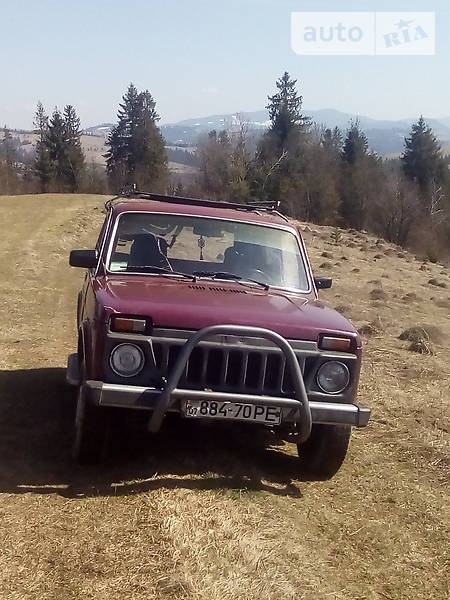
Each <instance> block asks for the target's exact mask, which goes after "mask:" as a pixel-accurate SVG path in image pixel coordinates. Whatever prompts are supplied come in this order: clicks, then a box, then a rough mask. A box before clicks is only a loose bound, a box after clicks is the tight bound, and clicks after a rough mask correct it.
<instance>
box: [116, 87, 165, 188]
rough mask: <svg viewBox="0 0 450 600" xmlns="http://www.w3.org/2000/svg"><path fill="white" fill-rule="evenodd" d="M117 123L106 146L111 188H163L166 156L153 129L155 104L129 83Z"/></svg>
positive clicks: (146, 92) (154, 126)
mask: <svg viewBox="0 0 450 600" xmlns="http://www.w3.org/2000/svg"><path fill="white" fill-rule="evenodd" d="M117 116H118V124H117V125H116V126H115V127H114V128H113V129H112V131H111V133H110V135H109V137H108V140H107V146H108V147H109V150H108V152H107V154H106V155H105V157H106V168H107V172H108V176H109V178H110V182H111V186H112V187H113V188H114V189H115V190H116V191H118V190H120V189H121V188H122V187H123V186H126V185H131V184H136V185H137V187H138V188H140V189H151V190H155V189H161V190H162V189H164V188H165V187H166V184H167V179H168V170H167V155H166V151H165V147H164V140H163V137H162V135H161V132H160V130H159V128H158V126H157V122H158V121H159V118H160V117H159V115H158V113H157V112H156V103H155V100H154V99H153V97H152V95H151V94H150V92H149V91H148V90H145V91H144V92H140V93H139V92H138V90H137V89H136V87H135V86H134V85H133V84H132V83H131V84H130V85H129V87H128V89H127V91H126V93H125V95H124V96H123V102H122V103H121V104H120V106H119V111H118V115H117Z"/></svg>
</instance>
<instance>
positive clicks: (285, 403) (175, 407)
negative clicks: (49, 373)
mask: <svg viewBox="0 0 450 600" xmlns="http://www.w3.org/2000/svg"><path fill="white" fill-rule="evenodd" d="M215 335H237V336H254V337H256V338H261V339H264V340H266V341H269V342H271V343H272V344H274V345H275V346H278V348H279V350H281V352H282V353H283V355H284V359H285V361H286V366H287V368H288V369H289V372H290V374H291V377H292V383H293V388H294V390H293V391H294V394H293V395H294V397H293V398H285V397H278V396H267V395H264V394H246V393H236V392H235V391H233V392H221V391H220V392H219V391H210V390H206V389H203V390H193V389H184V388H179V384H180V380H181V379H182V376H183V373H184V372H185V369H186V365H187V363H188V361H189V358H190V356H191V353H192V351H193V350H194V349H195V348H196V346H197V345H198V344H199V343H200V342H202V341H203V340H204V339H205V338H210V337H211V336H215ZM77 371H78V365H77V360H76V358H74V355H72V357H69V363H68V373H67V380H68V382H69V383H74V382H75V381H76V379H77V378H78V379H79V373H78V372H77ZM83 385H85V387H86V391H87V395H88V398H89V399H90V401H92V402H93V403H95V404H97V405H98V406H110V407H119V408H133V409H142V410H148V411H150V412H151V417H150V422H149V429H150V431H153V432H156V431H158V430H159V429H160V427H161V424H162V421H163V419H164V416H165V414H166V413H167V412H179V413H182V412H183V411H182V407H183V402H184V401H185V400H188V399H191V400H192V399H196V400H206V399H212V400H217V401H221V402H239V403H245V404H253V405H255V404H258V405H269V406H274V407H280V408H281V409H282V420H283V422H284V423H289V422H290V423H294V424H295V425H296V429H297V439H298V441H299V442H303V441H305V440H307V439H308V437H309V435H310V433H311V427H312V424H313V423H324V424H340V425H353V426H356V427H364V426H366V425H367V423H368V420H369V418H370V410H369V409H368V408H365V407H361V406H358V405H356V404H350V403H336V402H330V401H329V400H331V399H332V397H327V398H326V399H324V401H319V400H314V399H310V398H309V397H308V394H307V392H306V388H305V383H304V380H303V375H302V371H301V369H300V366H299V362H298V360H297V358H296V355H295V353H294V350H293V349H292V347H291V345H290V344H289V343H288V342H287V341H286V340H285V339H284V338H283V337H282V336H280V335H278V334H277V333H275V332H274V331H271V330H268V329H262V328H259V327H238V326H235V325H214V326H211V327H206V328H204V329H201V330H200V331H197V332H196V333H195V334H193V335H192V336H191V337H190V338H189V339H188V340H187V341H186V342H185V343H184V345H183V346H182V348H181V351H180V353H179V355H178V358H177V360H176V361H175V364H174V365H173V367H172V369H171V371H170V375H169V376H168V380H167V381H166V383H165V385H164V387H163V388H162V389H159V388H151V387H141V386H136V385H124V384H117V383H104V382H101V381H92V380H88V381H86V382H83Z"/></svg>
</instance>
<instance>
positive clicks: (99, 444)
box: [72, 385, 111, 465]
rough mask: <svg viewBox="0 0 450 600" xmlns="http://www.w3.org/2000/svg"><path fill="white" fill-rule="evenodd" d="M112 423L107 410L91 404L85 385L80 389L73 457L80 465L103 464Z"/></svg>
mask: <svg viewBox="0 0 450 600" xmlns="http://www.w3.org/2000/svg"><path fill="white" fill-rule="evenodd" d="M110 429H111V421H110V413H109V411H108V410H107V409H105V408H98V407H97V406H93V405H92V404H90V403H89V402H88V400H87V397H86V390H85V389H84V386H83V385H80V387H79V389H78V399H77V411H76V416H75V431H74V439H73V445H72V456H73V458H74V460H75V461H76V462H77V463H78V464H80V465H92V464H96V463H99V462H101V461H102V460H103V459H104V458H105V457H106V454H107V451H108V444H109V437H110Z"/></svg>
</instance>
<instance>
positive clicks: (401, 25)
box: [395, 19, 414, 29]
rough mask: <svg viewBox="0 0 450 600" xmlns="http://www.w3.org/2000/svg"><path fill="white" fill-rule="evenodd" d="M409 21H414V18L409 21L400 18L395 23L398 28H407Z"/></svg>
mask: <svg viewBox="0 0 450 600" xmlns="http://www.w3.org/2000/svg"><path fill="white" fill-rule="evenodd" d="M411 23H414V19H412V20H411V21H405V20H404V19H400V21H399V22H398V23H395V25H396V27H398V28H399V29H408V27H409V26H410V25H411Z"/></svg>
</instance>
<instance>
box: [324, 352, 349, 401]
mask: <svg viewBox="0 0 450 600" xmlns="http://www.w3.org/2000/svg"><path fill="white" fill-rule="evenodd" d="M349 381H350V373H349V371H348V368H347V366H346V365H344V364H343V363H341V362H337V361H335V360H330V361H328V362H326V363H324V364H323V365H322V366H321V367H320V369H319V370H318V372H317V385H318V386H319V387H320V389H321V390H322V392H326V393H327V394H339V392H342V391H343V390H345V388H346V387H347V386H348V384H349Z"/></svg>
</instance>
